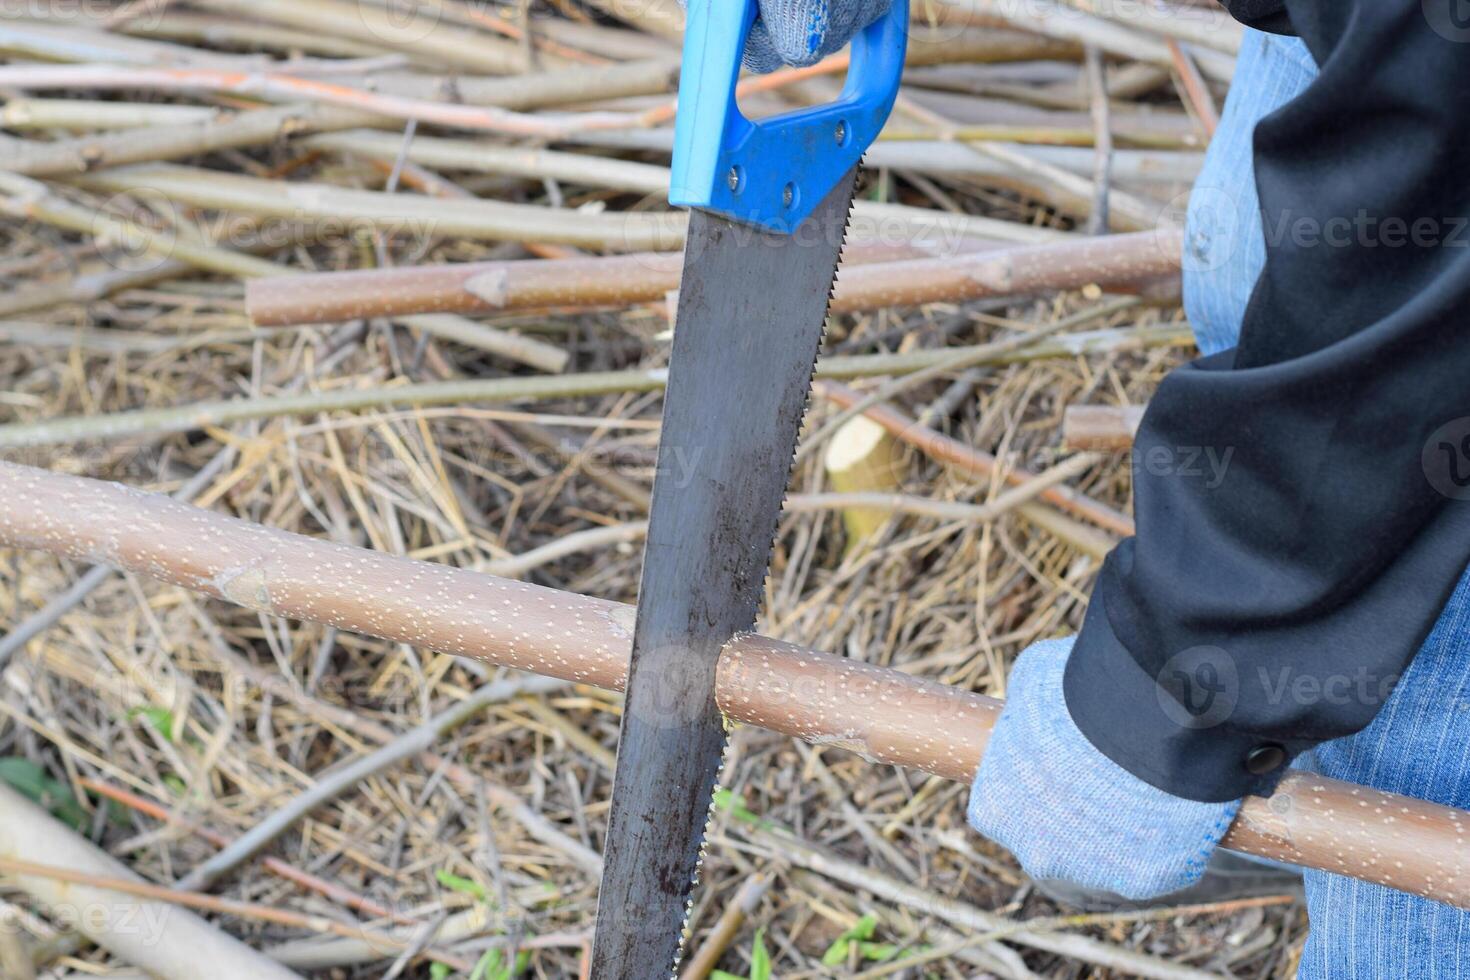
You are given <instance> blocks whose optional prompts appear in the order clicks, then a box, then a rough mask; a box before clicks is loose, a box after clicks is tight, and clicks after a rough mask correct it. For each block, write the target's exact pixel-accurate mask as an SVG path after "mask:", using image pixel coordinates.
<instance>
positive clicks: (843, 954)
mask: <svg viewBox="0 0 1470 980" xmlns="http://www.w3.org/2000/svg"><path fill="white" fill-rule="evenodd" d="M877 929H878V917H877V916H876V915H874V914H873V913H871V912H869V913H868V914H867V915H865V916H863V917H862V918H861V919H858V920H857V922H855V923H853V926H852V928H851V929H849V930H847V931H846V932H844V933H843V934H842V935H840V936H838V937H837V938H836V939H835V940H833V941H832V945H831V946H828V947H827V952H825V953H823V954H822V965H823V966H841V965H842V964H844V963H846V962H847V952H848V950H849V949H851V948H852V944H853V943H865V942H867V941H868V940H869V939H872V938H873V933H874V932H876V931H877ZM859 948H861V947H859Z"/></svg>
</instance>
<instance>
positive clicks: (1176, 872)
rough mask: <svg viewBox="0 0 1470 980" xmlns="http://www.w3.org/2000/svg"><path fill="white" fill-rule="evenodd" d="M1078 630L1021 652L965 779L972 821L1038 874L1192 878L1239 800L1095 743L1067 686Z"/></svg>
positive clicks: (1077, 879) (1177, 882) (1180, 882)
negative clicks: (1217, 796) (1116, 758)
mask: <svg viewBox="0 0 1470 980" xmlns="http://www.w3.org/2000/svg"><path fill="white" fill-rule="evenodd" d="M1072 641H1073V638H1072V637H1068V638H1066V639H1062V640H1046V641H1044V642H1041V643H1037V644H1035V645H1034V646H1032V647H1031V648H1029V649H1028V650H1026V651H1025V652H1024V653H1022V654H1021V657H1020V659H1019V660H1017V661H1016V665H1015V667H1014V668H1013V669H1012V670H1011V679H1010V684H1009V686H1008V690H1007V696H1006V706H1005V710H1004V711H1002V712H1001V716H1000V720H999V721H998V722H997V723H996V726H995V731H994V732H993V733H992V734H991V736H990V744H989V746H988V747H987V748H986V750H985V758H984V759H983V760H982V761H981V763H980V771H979V773H978V774H977V775H976V777H975V785H974V787H973V788H972V789H971V791H970V807H969V818H970V823H971V825H972V826H974V828H975V829H976V830H978V831H979V832H980V833H981V834H984V835H985V836H986V837H989V838H990V839H991V840H993V841H995V842H997V843H999V844H1001V845H1003V846H1004V847H1005V848H1006V849H1008V850H1009V851H1010V852H1011V853H1012V854H1014V855H1015V856H1016V859H1017V860H1019V861H1020V862H1021V866H1022V867H1023V868H1025V870H1026V873H1027V874H1029V875H1030V876H1031V877H1033V878H1039V879H1060V880H1063V881H1070V882H1073V883H1074V884H1078V885H1082V886H1084V887H1086V888H1092V889H1102V890H1106V891H1111V892H1116V893H1117V894H1119V895H1122V896H1124V897H1126V898H1130V899H1145V898H1152V897H1154V896H1157V895H1163V894H1166V893H1168V892H1172V891H1177V890H1179V889H1181V888H1186V887H1188V886H1190V885H1192V884H1194V883H1195V882H1196V881H1198V880H1199V878H1200V875H1201V874H1203V873H1204V870H1205V864H1206V863H1207V862H1208V861H1209V858H1210V854H1211V852H1213V851H1214V849H1215V846H1216V845H1217V844H1219V842H1220V838H1221V837H1222V836H1224V834H1225V831H1226V830H1227V829H1229V827H1230V821H1231V820H1233V819H1235V813H1236V811H1237V810H1239V809H1240V801H1239V800H1235V801H1232V802H1229V803H1197V802H1195V801H1193V800H1185V799H1181V798H1180V797H1177V796H1172V795H1170V794H1168V793H1165V792H1164V791H1163V790H1161V789H1156V788H1155V787H1153V786H1151V785H1149V784H1148V783H1146V782H1144V781H1143V780H1141V779H1139V778H1138V777H1137V776H1134V775H1133V774H1132V773H1130V772H1128V771H1127V770H1125V769H1123V768H1122V767H1121V766H1119V765H1118V764H1117V763H1115V762H1113V760H1111V759H1109V758H1108V757H1107V756H1105V755H1103V754H1102V753H1101V752H1099V751H1098V750H1097V749H1096V748H1094V747H1093V745H1092V743H1091V742H1089V741H1088V740H1087V736H1085V735H1083V734H1082V732H1081V731H1080V730H1079V729H1078V728H1077V726H1076V724H1074V723H1073V721H1072V716H1071V715H1069V714H1068V713H1067V704H1066V701H1065V700H1064V699H1063V696H1062V673H1063V670H1064V669H1065V667H1066V664H1067V657H1068V656H1069V655H1070V654H1071V652H1072ZM1124 723H1126V720H1125V722H1124Z"/></svg>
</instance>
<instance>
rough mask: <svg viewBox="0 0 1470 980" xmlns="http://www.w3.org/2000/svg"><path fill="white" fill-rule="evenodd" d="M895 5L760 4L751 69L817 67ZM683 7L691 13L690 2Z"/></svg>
mask: <svg viewBox="0 0 1470 980" xmlns="http://www.w3.org/2000/svg"><path fill="white" fill-rule="evenodd" d="M718 2H723V0H718ZM889 2H890V0H760V14H759V15H758V16H757V17H756V19H755V26H753V27H752V28H751V29H750V39H749V40H748V41H747V42H746V43H745V67H746V68H749V69H750V70H751V71H755V72H762V73H764V72H768V71H775V70H776V69H777V68H780V67H781V66H782V65H795V66H798V67H800V66H802V65H815V64H816V63H817V62H819V61H821V60H822V59H823V58H825V57H827V55H829V54H832V53H833V52H835V51H840V50H841V49H842V47H843V45H845V44H847V42H848V41H851V40H852V36H853V35H854V34H856V33H857V32H858V31H860V30H862V29H863V28H864V27H867V26H868V25H869V24H871V23H872V22H873V21H875V20H877V19H878V18H879V17H881V16H883V14H885V13H887V12H888V5H889ZM679 3H680V5H681V6H685V7H687V6H688V5H689V0H679Z"/></svg>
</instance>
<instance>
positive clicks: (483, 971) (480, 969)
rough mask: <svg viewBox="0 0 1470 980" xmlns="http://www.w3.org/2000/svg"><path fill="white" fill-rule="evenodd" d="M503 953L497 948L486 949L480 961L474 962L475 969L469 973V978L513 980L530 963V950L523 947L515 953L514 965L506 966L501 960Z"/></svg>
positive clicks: (473, 979)
mask: <svg viewBox="0 0 1470 980" xmlns="http://www.w3.org/2000/svg"><path fill="white" fill-rule="evenodd" d="M504 958H505V954H504V953H502V952H501V951H500V950H498V949H487V950H485V955H484V956H482V957H480V962H478V963H476V964H475V971H474V972H473V973H471V974H470V980H513V978H514V977H518V976H520V975H521V974H522V973H525V972H526V968H527V967H529V966H530V965H531V951H530V950H529V949H523V950H521V951H520V952H518V953H516V961H515V965H514V966H507V965H506V964H504V963H502V962H501V961H502V960H503V959H504Z"/></svg>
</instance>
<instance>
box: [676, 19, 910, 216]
mask: <svg viewBox="0 0 1470 980" xmlns="http://www.w3.org/2000/svg"><path fill="white" fill-rule="evenodd" d="M756 2H757V0H690V2H689V16H688V20H687V25H686V27H685V29H684V66H683V71H682V73H681V75H680V78H679V112H678V116H677V117H676V119H675V122H674V161H673V176H672V180H671V182H670V185H669V203H670V204H677V205H682V206H685V207H691V208H702V209H704V210H707V211H714V212H717V213H719V214H723V215H725V216H726V217H730V218H735V219H738V220H740V221H744V222H746V223H748V224H752V225H758V226H760V227H762V228H766V229H768V230H771V231H778V232H783V233H786V234H790V233H791V232H792V231H793V230H794V229H795V228H796V226H797V225H798V224H799V223H800V222H801V220H802V219H803V218H805V217H806V216H807V215H808V214H810V213H811V210H812V209H813V208H815V207H816V206H817V204H818V203H819V202H820V201H821V200H822V199H823V198H824V197H826V196H827V192H828V191H830V190H831V189H832V188H833V187H834V186H836V184H837V181H838V180H839V179H841V177H842V176H843V174H845V173H847V171H848V170H850V169H851V168H852V166H853V165H854V164H856V163H857V162H858V159H859V158H860V157H861V156H862V155H863V152H864V151H865V150H867V148H868V145H869V144H870V143H872V142H873V140H874V139H875V138H876V137H877V135H878V131H879V130H880V129H882V128H883V123H884V121H885V120H887V118H888V112H889V110H890V109H892V108H893V100H894V98H895V97H896V96H897V95H898V82H899V76H900V75H901V74H902V72H903V59H904V46H905V44H906V43H907V40H908V0H893V6H892V7H891V8H889V11H888V13H886V14H884V15H883V16H882V17H880V18H878V20H876V21H874V22H873V23H872V24H870V25H869V26H868V27H867V28H865V29H864V30H863V31H861V32H860V33H859V34H858V36H857V37H855V38H853V42H852V61H851V63H850V65H849V67H848V70H847V82H846V84H844V85H843V87H842V94H841V95H839V96H838V97H837V99H836V100H835V101H833V102H829V103H828V104H826V105H820V106H812V107H811V108H807V109H799V110H797V111H795V112H788V113H785V114H783V115H780V116H775V117H773V118H770V119H762V120H760V121H759V122H751V121H750V120H749V119H746V118H745V116H744V115H742V114H741V112H740V108H739V106H737V105H736V103H735V83H736V81H737V80H738V78H739V76H740V57H741V54H742V53H743V52H744V50H745V40H746V37H747V36H748V35H749V34H750V28H751V25H752V24H754V23H755V18H756V13H757V8H756Z"/></svg>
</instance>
